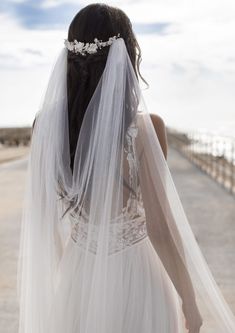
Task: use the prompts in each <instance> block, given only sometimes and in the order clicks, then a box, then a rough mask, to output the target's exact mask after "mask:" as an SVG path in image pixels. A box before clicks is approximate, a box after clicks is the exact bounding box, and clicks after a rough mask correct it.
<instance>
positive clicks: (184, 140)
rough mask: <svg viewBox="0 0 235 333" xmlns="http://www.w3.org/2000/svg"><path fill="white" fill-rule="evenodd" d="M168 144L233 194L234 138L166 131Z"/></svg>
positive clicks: (234, 178)
mask: <svg viewBox="0 0 235 333" xmlns="http://www.w3.org/2000/svg"><path fill="white" fill-rule="evenodd" d="M167 136H168V142H169V144H170V145H171V146H172V147H173V148H175V149H177V150H178V151H180V152H181V153H182V154H183V155H184V156H186V157H187V158H188V159H189V160H190V161H191V162H192V163H194V164H195V165H196V166H197V167H199V168H200V169H201V170H202V171H204V172H206V173H207V174H208V175H209V176H210V177H212V178H213V179H214V180H215V181H217V182H218V183H219V184H221V185H222V186H223V187H224V188H226V189H227V190H228V191H229V192H230V193H232V194H235V138H232V137H229V136H221V135H216V134H212V133H207V132H204V133H203V132H193V131H191V132H187V133H181V132H179V131H176V130H174V129H170V128H168V129H167Z"/></svg>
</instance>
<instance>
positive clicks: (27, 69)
mask: <svg viewBox="0 0 235 333" xmlns="http://www.w3.org/2000/svg"><path fill="white" fill-rule="evenodd" d="M63 3H75V4H76V5H78V4H79V5H80V4H81V5H84V6H85V5H87V4H88V2H87V1H79V3H78V2H77V0H45V1H44V2H43V3H42V6H44V7H52V6H57V5H59V4H63ZM89 3H91V2H89ZM109 4H110V5H115V6H119V7H120V8H122V9H123V10H124V11H125V12H126V13H127V15H128V16H129V17H130V19H131V20H132V22H137V23H141V22H142V23H156V22H169V23H172V24H171V25H170V26H169V27H168V31H167V32H168V33H167V34H166V35H164V36H161V35H157V34H152V35H147V34H145V35H138V39H139V42H140V45H141V48H142V52H143V70H142V72H143V74H144V76H145V77H146V78H147V80H148V81H149V82H150V84H151V88H150V90H149V91H145V92H144V94H145V96H146V99H147V104H148V105H149V109H150V111H151V112H157V113H159V114H161V115H162V116H163V117H164V118H165V119H166V122H167V124H169V125H174V126H178V127H190V126H199V127H201V126H204V125H206V126H208V127H209V126H217V127H218V126H219V125H220V127H221V126H223V124H227V123H228V122H230V121H233V120H234V119H235V115H234V105H235V96H234V86H235V75H234V74H235V44H234V40H235V2H234V1H232V0H231V1H230V0H224V1H223V2H222V1H221V0H213V1H212V0H208V1H204V0H197V2H196V1H194V2H193V1H188V0H178V1H175V0H158V1H155V0H154V1H151V0H148V1H147V2H146V1H143V0H142V1H111V2H109ZM75 14H76V13H75ZM0 23H1V24H0V35H1V37H0V42H1V46H2V47H1V51H0V65H1V68H0V71H1V81H0V84H1V86H2V88H5V89H6V90H7V91H8V92H9V93H6V94H5V95H4V96H3V97H2V98H1V100H0V109H1V110H4V111H5V110H6V112H4V114H5V116H4V117H3V116H2V114H1V119H0V123H1V124H6V123H8V124H10V123H13V122H14V123H17V124H20V123H22V124H24V123H25V122H26V120H27V119H29V120H28V123H29V122H30V121H31V120H32V118H33V115H34V114H35V112H36V109H37V107H38V102H39V100H40V98H39V97H40V96H41V93H42V87H44V85H45V84H46V78H48V75H49V68H50V67H51V65H52V63H53V62H54V60H55V57H56V56H57V54H58V52H59V49H60V48H61V47H62V43H63V39H64V38H65V35H66V32H65V31H60V30H46V31H45V30H43V31H42V30H38V31H37V30H26V29H24V28H22V26H20V24H19V23H17V21H16V20H15V19H13V18H12V17H10V16H7V15H1V16H0ZM3 65H4V66H5V70H3V69H2V66H3ZM6 67H7V68H11V70H7V69H6ZM16 68H17V70H16ZM13 78H14V82H15V83H14V84H15V86H14V87H13V88H12V80H13ZM31 81H32V84H30V82H31ZM43 82H44V83H43ZM2 88H1V90H2ZM30 89H31V90H30ZM12 90H13V94H15V95H16V96H17V99H18V100H19V101H21V104H20V105H21V106H20V108H21V112H20V113H19V112H17V111H16V110H18V108H19V103H18V106H17V107H14V100H10V99H11V98H10V96H11V95H12ZM10 92H11V93H10ZM26 95H27V96H28V97H27V99H26V98H25V97H26ZM17 99H16V100H17ZM1 113H2V111H1ZM22 115H24V117H23V116H22ZM11 119H12V120H11ZM192 119H193V124H191V123H190V122H191V121H192ZM224 126H227V125H224Z"/></svg>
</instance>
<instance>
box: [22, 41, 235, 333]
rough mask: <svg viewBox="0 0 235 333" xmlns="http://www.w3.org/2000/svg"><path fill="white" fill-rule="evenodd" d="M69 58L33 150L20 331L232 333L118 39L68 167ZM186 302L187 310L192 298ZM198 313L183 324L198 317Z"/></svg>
mask: <svg viewBox="0 0 235 333" xmlns="http://www.w3.org/2000/svg"><path fill="white" fill-rule="evenodd" d="M66 56H67V50H66V49H63V50H62V51H61V53H60V55H59V58H58V60H57V62H56V64H55V67H54V69H53V72H52V75H51V77H50V81H49V84H48V88H47V91H46V94H45V97H44V100H43V104H42V106H41V109H40V112H39V113H38V117H37V121H36V124H35V128H34V133H33V137H32V143H31V152H30V159H29V166H28V180H27V191H26V197H25V205H24V214H23V223H22V236H21V246H20V260H19V271H18V274H19V280H18V281H19V285H18V290H19V297H20V325H19V332H20V333H49V332H50V333H110V332H112V333H134V332H135V333H184V332H187V330H186V328H185V320H184V315H183V311H182V300H184V303H185V305H186V306H187V308H188V312H189V313H190V307H191V306H192V299H194V300H195V302H196V303H197V306H198V308H199V310H200V313H201V316H202V320H203V325H202V327H201V330H200V332H202V333H232V332H235V319H234V316H233V314H232V312H231V310H230V309H229V307H228V305H227V304H226V302H225V300H224V298H223V296H222V294H221V292H220V290H219V288H218V286H217V285H216V283H215V281H214V278H213V277H212V275H211V272H210V270H209V268H208V266H207V263H206V262H205V260H204V258H203V256H202V254H201V251H200V249H199V247H198V245H197V242H196V240H195V238H194V236H193V233H192V231H191V228H190V226H189V224H188V221H187V218H186V216H185V214H184V211H183V208H182V205H181V203H180V200H179V197H178V195H177V192H176V189H175V187H174V183H173V181H172V178H171V175H170V171H169V169H168V167H167V163H166V161H165V159H164V156H163V153H162V151H161V148H160V145H159V142H158V138H157V135H156V133H155V130H154V127H153V124H152V122H151V118H150V115H149V114H148V112H147V109H146V106H145V104H144V101H143V98H142V95H141V91H140V88H139V84H138V81H137V79H136V75H135V73H134V70H133V67H132V64H131V62H130V59H129V56H128V53H127V50H126V47H125V43H124V41H123V39H122V38H119V39H117V40H116V41H114V43H113V44H112V45H111V46H110V50H109V55H108V59H107V63H106V67H105V70H104V73H103V75H102V77H101V79H100V81H99V83H98V86H97V88H96V90H95V93H94V95H93V97H92V99H91V101H90V103H89V105H88V108H87V110H86V114H85V117H84V119H83V123H82V127H81V130H80V133H79V138H78V143H77V148H76V154H75V159H74V169H73V173H72V172H71V170H70V156H69V139H68V138H69V135H68V119H67V118H68V115H67V96H66V64H67V62H66ZM187 299H188V302H187ZM194 314H195V313H194V308H193V307H192V309H191V314H190V320H192V321H193V319H194Z"/></svg>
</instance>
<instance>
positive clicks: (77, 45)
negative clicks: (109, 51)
mask: <svg viewBox="0 0 235 333" xmlns="http://www.w3.org/2000/svg"><path fill="white" fill-rule="evenodd" d="M119 37H120V33H119V34H118V35H117V36H113V37H109V40H108V41H106V42H102V40H98V39H97V38H95V39H94V43H83V42H78V41H77V40H76V39H74V41H72V42H69V41H68V39H65V40H64V45H65V46H66V48H67V49H68V50H69V51H71V52H74V53H76V54H78V53H80V54H82V55H86V53H89V54H93V53H96V52H97V50H98V48H99V49H101V48H102V47H105V46H109V45H112V44H113V42H114V41H115V40H116V39H117V38H119Z"/></svg>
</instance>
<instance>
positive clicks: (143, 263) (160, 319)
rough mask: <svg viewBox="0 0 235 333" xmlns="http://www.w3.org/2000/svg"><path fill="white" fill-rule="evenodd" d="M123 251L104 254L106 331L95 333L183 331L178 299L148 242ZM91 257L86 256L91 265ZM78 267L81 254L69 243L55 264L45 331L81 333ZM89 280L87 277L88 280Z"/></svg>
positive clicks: (145, 239)
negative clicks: (106, 260)
mask: <svg viewBox="0 0 235 333" xmlns="http://www.w3.org/2000/svg"><path fill="white" fill-rule="evenodd" d="M123 251H124V252H123ZM123 251H122V252H118V253H115V254H113V255H110V256H109V263H108V267H109V269H108V277H107V283H106V287H107V289H106V297H107V298H106V301H107V319H106V329H105V332H104V331H102V332H99V333H182V332H185V329H184V328H183V326H184V325H183V322H184V320H183V317H182V311H181V305H180V299H179V297H178V296H177V293H176V291H175V289H174V286H173V284H172V282H171V280H170V279H169V277H168V275H167V274H166V271H165V270H164V268H163V266H162V263H161V261H160V260H159V257H158V255H157V254H156V252H155V250H154V248H153V246H152V244H151V242H150V240H149V238H148V237H145V238H144V239H142V240H141V241H140V242H138V243H136V244H134V245H132V246H131V247H128V248H127V249H125V250H123ZM93 256H94V254H92V253H91V255H90V257H89V260H90V263H91V267H92V260H93V259H94V257H93ZM83 265H84V252H83V250H82V249H81V248H79V246H78V245H77V244H76V243H74V241H73V240H72V239H70V240H69V242H68V243H67V247H66V250H65V253H64V256H63V258H62V260H61V262H60V267H59V281H58V285H57V291H56V295H55V299H54V304H53V307H52V311H51V313H50V316H49V322H48V325H49V329H48V332H50V333H84V332H82V331H81V328H80V320H81V316H82V315H83V313H85V312H83V311H86V309H82V308H81V299H82V298H81V291H82V290H81V276H82V270H83ZM120 271H122V272H123V278H122V279H120ZM91 276H92V274H90V276H89V275H88V276H87V280H88V281H89V279H90V278H91ZM86 285H87V286H89V282H88V283H87V284H86ZM83 293H85V294H86V290H83ZM90 306H92V305H91V304H90ZM83 307H85V304H84V303H83ZM120 314H121V318H120Z"/></svg>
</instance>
